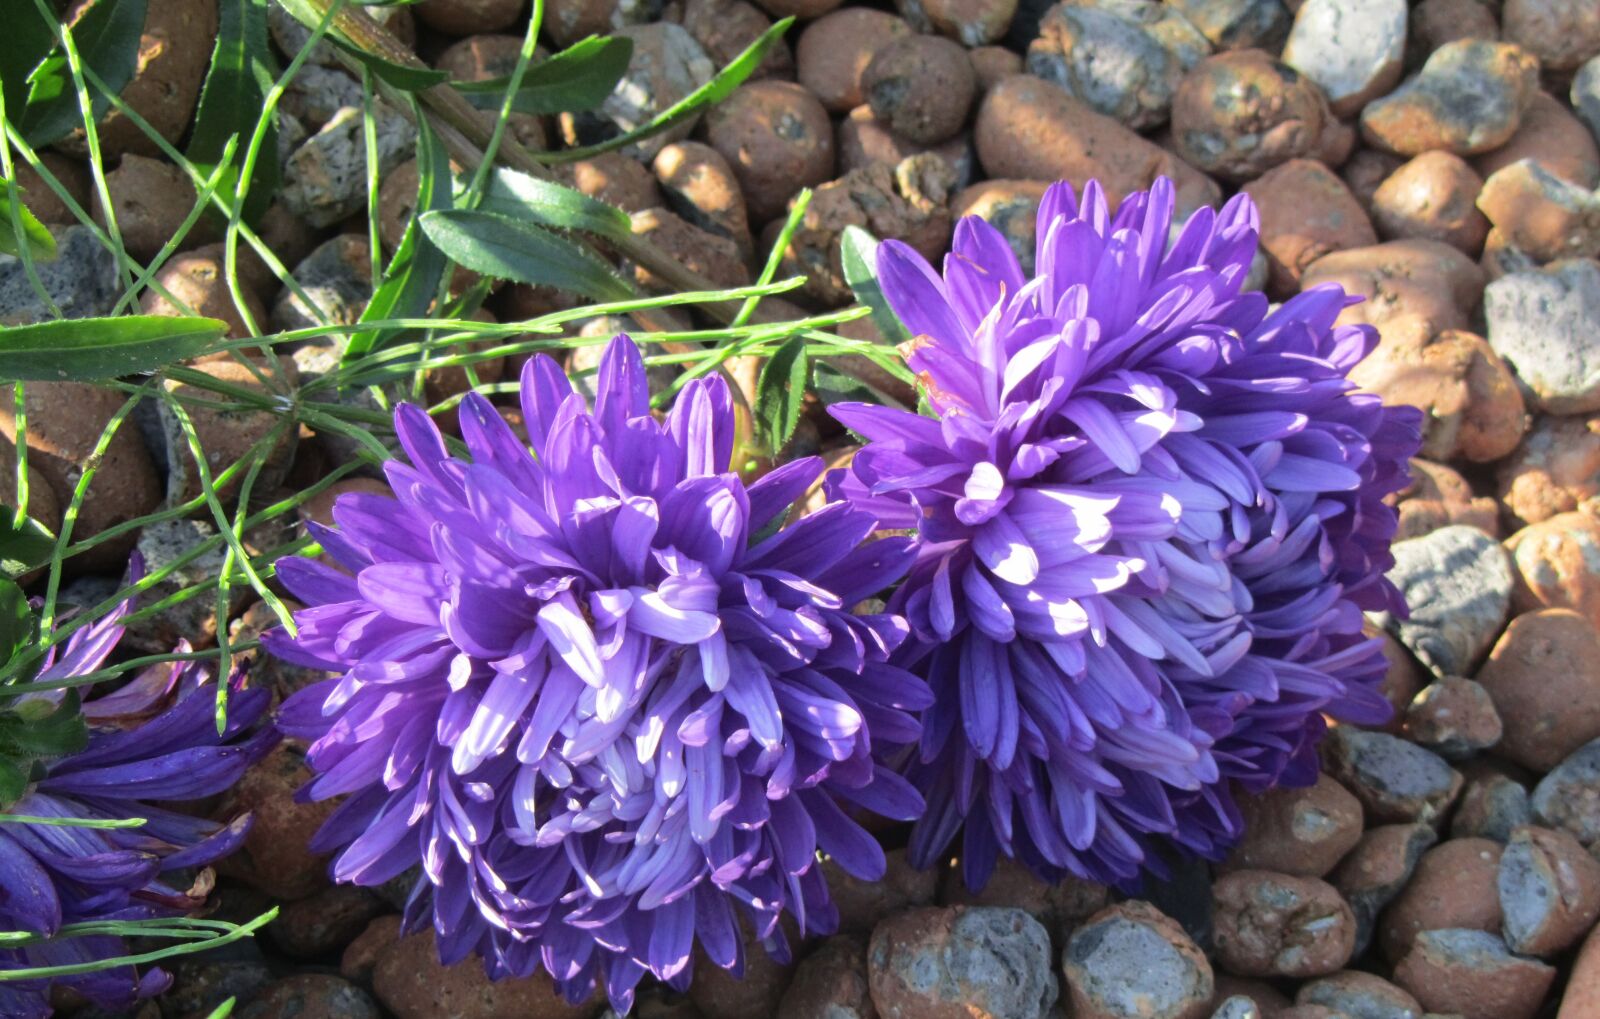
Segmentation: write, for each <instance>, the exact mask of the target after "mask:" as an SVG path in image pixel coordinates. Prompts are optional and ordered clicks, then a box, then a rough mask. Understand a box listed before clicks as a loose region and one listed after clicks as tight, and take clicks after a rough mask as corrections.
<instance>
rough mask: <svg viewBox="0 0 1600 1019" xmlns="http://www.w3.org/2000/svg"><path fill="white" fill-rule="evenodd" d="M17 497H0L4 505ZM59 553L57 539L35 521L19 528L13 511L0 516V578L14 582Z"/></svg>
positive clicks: (8, 495) (1, 495) (8, 510)
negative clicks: (55, 553)
mask: <svg viewBox="0 0 1600 1019" xmlns="http://www.w3.org/2000/svg"><path fill="white" fill-rule="evenodd" d="M14 494H15V493H9V492H8V493H3V494H0V502H5V501H7V500H9V499H11V498H12V497H13V495H14ZM55 550H56V539H55V535H53V534H51V533H50V531H49V530H48V529H47V528H46V527H45V526H44V525H43V524H41V523H39V522H38V521H37V520H34V519H33V518H32V517H28V518H25V519H24V520H23V521H22V526H20V527H19V526H17V521H16V514H15V513H13V512H12V511H11V510H10V509H6V510H5V511H4V512H3V513H0V577H9V578H11V579H13V580H15V579H16V578H18V577H20V576H23V575H24V574H27V573H30V572H32V571H33V570H36V569H38V568H39V567H41V566H43V565H44V564H45V563H48V562H49V561H50V556H51V554H53V553H54V552H55Z"/></svg>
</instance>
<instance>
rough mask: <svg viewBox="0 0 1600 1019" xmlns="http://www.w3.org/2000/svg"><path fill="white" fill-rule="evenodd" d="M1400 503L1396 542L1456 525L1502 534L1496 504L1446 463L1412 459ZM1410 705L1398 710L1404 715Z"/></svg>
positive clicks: (1398, 505) (1496, 534) (1402, 706)
mask: <svg viewBox="0 0 1600 1019" xmlns="http://www.w3.org/2000/svg"><path fill="white" fill-rule="evenodd" d="M1399 500H1400V501H1399V503H1398V504H1397V505H1396V507H1395V508H1396V509H1397V510H1398V511H1399V513H1400V525H1399V527H1397V528H1396V529H1395V540H1396V541H1404V540H1406V539H1407V538H1419V537H1421V536H1422V535H1424V534H1427V533H1429V532H1431V531H1437V530H1438V529H1439V528H1441V527H1449V526H1451V525H1453V524H1465V525H1467V526H1469V527H1476V528H1477V529H1478V530H1480V531H1482V532H1483V533H1485V534H1488V535H1490V536H1493V537H1499V535H1500V510H1499V507H1498V505H1497V504H1496V503H1495V501H1494V500H1493V499H1491V498H1489V497H1488V496H1480V495H1475V494H1474V493H1473V491H1472V486H1471V485H1469V484H1467V481H1466V479H1465V478H1463V477H1462V476H1461V475H1460V473H1458V472H1457V471H1455V470H1454V469H1452V468H1450V467H1446V466H1445V465H1444V464H1440V463H1434V462H1433V461H1431V460H1423V459H1420V458H1413V459H1412V461H1411V483H1410V484H1409V485H1407V486H1406V487H1405V488H1404V489H1402V490H1401V492H1400V494H1399ZM1409 703H1410V701H1409V700H1408V701H1407V702H1406V703H1405V704H1402V705H1400V706H1399V708H1398V710H1399V711H1401V712H1403V711H1404V710H1405V708H1406V706H1407V705H1409Z"/></svg>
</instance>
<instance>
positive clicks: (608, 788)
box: [268, 336, 930, 1011]
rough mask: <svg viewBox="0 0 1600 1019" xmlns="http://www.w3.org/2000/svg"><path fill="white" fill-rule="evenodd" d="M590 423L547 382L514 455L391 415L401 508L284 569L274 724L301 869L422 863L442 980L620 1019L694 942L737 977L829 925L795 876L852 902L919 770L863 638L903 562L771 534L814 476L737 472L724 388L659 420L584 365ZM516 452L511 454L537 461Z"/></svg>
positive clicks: (497, 443) (882, 648)
mask: <svg viewBox="0 0 1600 1019" xmlns="http://www.w3.org/2000/svg"><path fill="white" fill-rule="evenodd" d="M594 385H595V392H596V393H597V394H598V397H597V399H596V401H595V405H594V406H593V407H592V408H591V407H589V406H588V405H587V403H586V402H585V400H584V398H583V397H582V396H581V395H579V394H577V393H575V392H574V390H573V387H572V385H571V383H570V381H569V380H568V378H567V377H566V376H565V375H564V374H563V373H562V372H561V370H560V369H559V368H558V367H557V366H556V364H555V363H554V362H553V361H552V360H550V359H549V358H548V357H545V356H542V355H541V356H539V357H537V358H535V359H534V360H532V361H530V362H529V363H528V365H527V366H526V368H525V370H524V372H523V375H522V386H521V398H522V419H523V423H524V425H525V427H526V431H527V438H528V442H527V443H524V442H523V441H521V440H519V439H518V438H517V437H516V435H515V434H514V433H513V431H512V429H511V428H510V427H509V426H508V425H507V424H506V422H505V421H504V420H503V418H502V416H501V414H500V413H499V412H498V411H497V409H496V408H495V407H493V406H492V405H491V404H489V403H488V401H487V400H485V399H483V398H482V397H481V396H478V395H477V394H471V395H469V396H468V397H467V398H466V400H465V401H464V402H463V403H462V406H461V414H460V422H461V433H462V435H463V437H464V441H465V445H466V448H467V449H468V451H469V452H470V459H464V458H461V457H457V456H454V455H452V454H451V453H450V451H449V450H448V448H447V447H446V444H445V441H444V439H443V438H442V437H441V435H440V433H439V432H438V430H437V429H436V428H435V427H434V425H433V424H432V422H431V421H429V419H428V418H427V416H426V415H425V414H424V413H423V412H422V411H421V410H419V409H417V408H415V407H411V406H402V407H400V408H399V409H398V411H397V412H396V415H395V426H396V431H397V434H398V437H399V440H400V443H401V445H402V446H403V447H404V450H405V453H406V455H407V459H408V460H409V462H401V461H393V462H390V463H388V464H386V465H385V469H386V472H387V477H388V481H389V484H390V486H391V488H392V490H393V497H392V498H391V497H389V496H387V495H374V494H351V495H345V496H342V497H341V498H340V499H339V500H338V502H337V504H336V506H335V508H334V514H333V515H334V520H335V523H336V524H337V527H336V528H334V529H327V528H317V529H316V530H315V532H314V533H315V535H316V537H317V538H318V540H319V541H320V542H321V544H322V546H323V548H324V550H325V551H326V553H327V554H328V555H329V556H330V557H331V558H332V559H333V560H335V561H336V562H337V564H338V565H337V567H334V566H329V565H324V564H322V563H319V562H317V561H314V560H310V559H289V560H285V561H283V562H281V563H280V564H279V576H280V577H281V579H282V580H283V582H284V584H285V585H286V586H287V587H288V588H289V589H290V590H291V591H292V592H293V593H294V594H295V595H296V596H297V597H299V598H300V599H302V600H303V601H304V602H305V603H306V604H307V605H308V606H309V607H308V608H306V609H305V610H303V611H302V612H300V613H299V614H298V615H297V617H296V623H297V628H298V634H297V635H296V636H294V637H290V636H288V635H287V634H284V633H281V632H279V633H275V634H272V635H269V637H268V643H269V647H270V648H271V649H272V650H273V651H274V652H275V653H276V654H278V655H280V656H281V657H283V658H285V659H287V660H290V661H292V662H296V663H299V664H302V665H306V666H310V667H314V668H318V669H324V670H328V671H329V672H332V673H334V675H333V676H332V677H331V678H329V679H327V680H325V681H323V682H321V683H318V684H315V685H312V686H310V687H308V688H306V689H304V690H302V691H301V692H299V693H297V694H296V695H295V696H294V697H292V698H291V699H290V700H289V701H287V702H286V703H285V704H284V706H283V709H282V711H281V712H280V717H279V725H280V726H281V727H282V728H283V729H284V730H285V731H286V732H288V733H289V734H290V735H293V736H299V737H304V738H306V739H308V740H311V741H312V743H311V748H310V752H309V757H308V760H309V761H310V763H311V765H312V767H313V768H314V770H315V772H316V778H315V779H314V780H313V781H312V782H311V783H310V785H309V786H308V787H307V788H306V789H305V790H304V791H303V792H304V795H306V796H307V797H309V798H311V799H325V798H329V797H334V796H344V797H346V799H345V800H344V802H343V803H342V804H341V805H340V806H339V807H338V808H337V809H336V810H335V811H334V813H333V814H332V816H331V817H330V818H329V820H328V821H327V823H326V825H325V826H324V828H323V829H322V831H321V832H319V834H318V836H317V839H316V842H315V844H314V845H315V847H316V848H318V849H320V850H325V851H326V850H337V851H338V855H337V857H336V858H335V861H334V863H333V873H334V876H335V877H336V878H337V879H338V880H341V881H347V882H354V883H357V884H363V885H376V884H380V883H382V882H385V881H388V880H390V879H392V878H395V877H397V876H399V875H402V874H404V873H406V872H407V871H408V870H409V869H411V868H413V867H418V866H420V869H421V875H422V876H421V878H420V879H419V880H418V882H417V883H416V885H415V890H414V892H413V894H412V896H411V900H410V903H409V906H408V909H407V923H408V926H409V927H410V928H412V929H416V928H418V927H420V926H422V925H424V924H427V923H429V922H431V924H432V926H433V928H434V930H435V932H436V934H437V941H438V945H439V949H440V954H441V958H442V960H443V961H444V962H446V963H451V962H454V961H456V960H458V959H462V958H465V957H467V956H469V955H471V954H474V953H477V954H480V955H482V956H483V957H484V959H485V961H486V964H487V968H488V971H489V973H490V975H491V976H494V977H501V976H508V975H511V976H528V975H531V974H532V973H534V972H535V971H536V970H537V969H539V968H541V967H542V968H543V969H545V970H547V971H548V972H549V973H550V974H551V976H552V977H553V978H554V980H555V982H556V984H557V986H558V987H560V988H561V989H562V990H563V991H564V992H565V993H566V994H567V995H568V996H569V997H570V998H572V999H574V1000H577V999H579V998H582V997H584V996H585V995H587V994H589V993H590V992H591V991H592V990H593V988H595V987H596V986H597V985H598V986H601V987H603V988H604V989H605V991H606V992H607V994H608V995H609V997H610V999H611V1001H612V1002H613V1004H614V1005H615V1007H616V1008H617V1009H618V1010H619V1011H626V1010H627V1008H628V1007H629V1005H630V1003H631V1001H632V998H633V993H634V987H635V985H636V984H637V983H638V981H639V980H640V979H641V978H642V977H643V976H644V974H645V973H647V972H648V973H650V974H653V975H654V976H655V977H657V978H659V979H661V980H664V981H667V982H669V983H671V984H673V985H675V986H678V987H683V986H685V985H686V984H687V983H688V980H689V977H690V971H691V959H692V957H693V953H694V951H695V948H696V945H697V944H698V946H699V948H700V950H701V951H703V952H704V954H705V956H706V957H707V958H708V959H709V960H710V962H711V963H713V964H715V965H718V966H721V967H724V968H727V969H731V970H734V971H735V972H738V971H740V970H741V967H742V958H743V956H742V952H743V948H742V944H743V939H742V937H741V932H740V923H741V922H743V923H745V924H747V925H748V926H749V927H750V928H751V930H752V931H753V932H754V934H755V936H756V937H758V938H759V939H761V940H762V941H763V942H764V943H765V944H766V945H767V947H768V949H769V950H770V951H773V952H774V953H777V954H779V955H780V956H781V955H783V954H784V953H786V952H787V948H786V945H785V942H784V935H783V933H782V930H781V928H780V927H779V919H780V916H781V915H782V914H783V913H785V912H788V913H791V914H793V916H794V918H795V919H796V920H797V921H798V923H799V927H800V928H801V930H803V931H805V932H808V933H811V932H822V931H827V930H829V929H830V928H831V926H832V925H833V924H834V923H836V916H837V914H836V912H835V910H834V909H833V907H832V905H831V903H830V901H829V898H828V893H827V887H826V883H825V882H824V880H823V877H822V873H821V868H820V865H819V864H818V862H817V860H818V856H819V852H821V853H826V854H828V855H830V856H832V857H833V858H834V859H835V860H836V861H837V862H838V863H839V865H840V866H841V867H843V868H844V869H845V870H846V871H848V872H850V873H852V874H854V875H857V876H859V877H861V878H864V879H873V878H876V877H879V876H881V874H882V873H883V870H884V856H883V851H882V849H881V848H880V847H879V845H878V843H877V841H876V840H875V839H874V838H873V837H872V836H871V835H870V834H868V832H867V831H866V830H864V829H863V828H862V827H861V826H860V824H858V823H857V821H856V819H855V818H856V816H857V815H858V814H859V813H860V812H863V811H865V812H871V813H876V814H880V815H884V816H888V817H891V818H900V819H906V820H909V819H911V818H913V817H915V816H917V815H918V814H920V813H921V809H922V801H921V799H920V797H919V796H918V795H917V794H916V792H915V791H914V790H913V789H912V787H911V786H910V784H909V783H908V782H907V781H906V780H905V779H904V778H903V777H901V776H900V775H899V774H897V773H896V772H895V771H893V770H891V769H888V768H886V767H884V765H883V764H882V763H880V757H881V754H880V751H881V750H882V749H883V748H885V747H893V746H898V745H904V744H908V743H911V742H914V741H915V740H916V739H917V737H918V735H919V730H918V727H917V722H916V713H917V712H920V711H921V710H923V709H925V708H926V707H927V706H928V703H929V700H930V697H929V692H928V689H927V687H926V685H925V684H924V683H923V682H921V681H920V680H918V679H917V678H916V677H915V676H913V675H912V674H911V673H909V672H907V671H906V670H904V669H902V668H900V667H898V666H895V665H893V664H891V663H890V657H891V655H892V654H893V653H894V652H895V651H896V649H897V648H898V647H899V645H900V644H901V643H902V642H903V640H904V639H905V637H906V635H907V633H908V627H907V626H906V624H905V622H904V620H903V619H901V618H899V617H898V616H894V615H890V614H884V613H876V614H874V613H866V614H856V613H854V612H852V607H853V606H855V605H857V604H858V603H860V602H862V601H863V600H865V599H869V598H873V597H876V596H877V595H878V594H879V593H881V592H882V591H884V590H885V589H886V588H888V587H890V586H892V585H893V584H894V583H895V582H897V581H898V580H899V578H900V577H901V576H902V575H903V574H904V572H905V570H906V568H907V567H908V566H909V564H910V560H911V554H912V553H911V548H910V542H909V540H908V539H906V538H886V539H882V540H877V541H867V539H868V537H869V534H870V533H871V532H872V531H873V530H874V528H875V526H876V522H875V520H874V519H873V517H872V515H871V514H870V513H868V512H866V511H864V510H862V509H859V508H857V507H855V506H852V505H849V504H845V503H838V504H835V505H830V506H828V507H826V508H824V509H822V510H820V511H818V512H815V513H811V514H809V515H807V516H805V517H803V518H801V519H799V520H798V521H796V522H793V523H790V524H789V525H788V526H785V527H782V528H778V527H777V524H778V522H779V521H780V520H781V519H782V518H783V516H784V515H785V514H786V512H787V511H788V509H789V507H790V505H791V504H793V503H794V502H795V501H796V500H798V499H799V498H800V497H801V496H803V495H804V494H805V493H806V492H807V490H808V489H809V488H810V487H811V486H812V485H813V484H814V482H815V481H816V480H817V479H818V477H819V476H820V475H821V473H822V470H823V468H822V465H821V463H820V462H819V461H818V460H816V459H815V458H812V459H806V460H799V461H796V462H794V463H790V464H787V465H785V466H783V467H780V468H778V469H777V470H774V471H773V472H771V473H769V474H767V475H766V476H764V477H762V478H761V479H760V480H758V481H756V482H754V483H753V484H750V485H749V486H748V487H747V486H746V485H745V483H744V482H743V481H742V480H741V479H740V478H739V477H738V476H737V475H735V474H733V473H730V472H729V460H730V457H731V455H732V450H733V444H734V415H733V408H732V403H731V399H730V394H729V391H728V389H727V387H726V385H725V384H724V383H723V382H722V380H721V379H720V378H711V379H701V380H696V381H693V382H691V383H689V384H688V385H686V386H685V387H684V388H683V389H682V390H681V391H680V393H679V394H678V396H677V398H676V401H675V403H674V406H673V408H672V411H671V412H670V413H669V414H668V415H666V417H665V419H664V420H663V419H658V418H657V417H655V416H653V415H652V414H651V411H650V403H649V397H650V394H649V392H648V389H647V385H646V375H645V370H644V365H643V361H642V358H641V356H640V353H639V350H638V348H637V347H636V345H635V344H634V343H633V341H632V340H630V339H629V338H628V337H627V336H618V337H616V338H614V339H613V340H612V341H611V342H610V344H609V345H608V347H607V349H606V351H605V353H604V355H603V358H602V361H601V365H600V369H599V372H598V375H597V377H596V379H595V380H594ZM530 446H531V450H530Z"/></svg>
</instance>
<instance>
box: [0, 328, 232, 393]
mask: <svg viewBox="0 0 1600 1019" xmlns="http://www.w3.org/2000/svg"><path fill="white" fill-rule="evenodd" d="M227 329H228V326H227V324H226V323H224V322H218V321H217V320H216V319H214V318H167V317H165V316H161V315H129V316H125V317H123V318H69V319H60V320H58V321H55V322H41V323H39V324H38V325H28V326H15V327H13V328H10V329H0V382H22V381H25V382H33V381H44V382H59V381H75V382H91V381H94V380H96V379H114V378H117V377H118V376H121V375H133V374H136V373H138V372H148V371H155V370H156V369H157V368H161V367H163V366H165V365H169V364H172V363H173V362H175V361H181V360H183V359H184V358H187V357H195V356H196V355H199V354H205V353H208V352H210V351H211V350H212V349H214V348H215V347H216V346H218V343H217V341H218V340H220V339H222V336H223V333H225V332H226V331H227Z"/></svg>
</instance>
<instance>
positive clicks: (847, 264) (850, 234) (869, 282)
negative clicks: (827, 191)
mask: <svg viewBox="0 0 1600 1019" xmlns="http://www.w3.org/2000/svg"><path fill="white" fill-rule="evenodd" d="M839 254H840V261H841V262H842V263H843V265H844V279H845V282H846V283H848V284H850V292H851V293H853V294H855V296H856V300H858V301H860V302H861V303H862V304H864V305H866V306H867V308H868V309H869V310H870V311H871V312H872V324H873V325H875V326H877V327H878V333H879V335H881V336H882V337H883V338H884V339H885V340H887V341H889V342H890V343H901V342H903V341H905V340H909V339H910V338H911V334H910V333H908V332H906V327H905V326H903V325H901V324H900V319H899V318H898V317H896V315H895V313H894V310H893V309H891V308H890V307H889V301H888V299H887V298H885V297H884V296H883V288H882V287H880V286H879V285H878V239H877V238H876V237H874V236H872V235H871V234H870V233H868V232H867V231H865V230H863V229H861V228H860V227H859V226H847V227H845V228H844V232H843V233H841V234H840V235H839Z"/></svg>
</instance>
